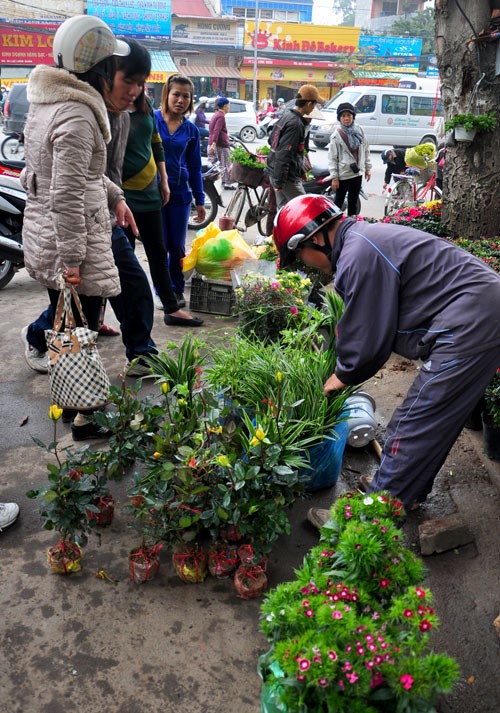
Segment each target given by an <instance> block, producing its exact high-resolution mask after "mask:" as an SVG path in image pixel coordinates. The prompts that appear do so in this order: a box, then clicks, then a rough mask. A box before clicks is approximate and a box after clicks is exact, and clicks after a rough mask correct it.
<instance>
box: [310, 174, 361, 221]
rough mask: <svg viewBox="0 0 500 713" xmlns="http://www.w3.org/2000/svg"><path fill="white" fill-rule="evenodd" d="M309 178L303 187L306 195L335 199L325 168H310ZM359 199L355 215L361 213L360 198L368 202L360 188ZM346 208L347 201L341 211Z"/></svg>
mask: <svg viewBox="0 0 500 713" xmlns="http://www.w3.org/2000/svg"><path fill="white" fill-rule="evenodd" d="M310 174H311V178H310V179H309V180H307V181H304V183H303V186H304V190H305V192H306V193H315V194H316V195H325V196H331V197H332V198H335V194H334V192H333V191H332V179H331V178H330V172H329V171H328V169H327V168H316V167H315V166H313V167H312V169H311V171H310ZM359 195H360V198H358V205H357V213H358V214H359V213H361V198H364V199H365V200H368V196H367V194H366V192H365V190H364V188H361V190H360V192H359ZM346 208H347V201H345V202H344V205H343V206H342V210H345V209H346Z"/></svg>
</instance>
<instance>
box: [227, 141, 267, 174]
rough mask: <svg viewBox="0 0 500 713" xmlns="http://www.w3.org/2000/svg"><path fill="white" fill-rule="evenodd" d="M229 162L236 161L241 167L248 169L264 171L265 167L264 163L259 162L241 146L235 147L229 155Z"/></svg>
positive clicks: (256, 157)
mask: <svg viewBox="0 0 500 713" xmlns="http://www.w3.org/2000/svg"><path fill="white" fill-rule="evenodd" d="M229 160H230V161H236V163H239V164H240V165H241V166H248V167H249V168H261V169H262V170H264V167H265V163H263V162H262V160H259V158H258V156H256V155H255V154H252V153H250V151H247V149H245V148H243V146H235V147H234V148H233V149H232V151H231V153H230V154H229Z"/></svg>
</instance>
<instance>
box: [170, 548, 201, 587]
mask: <svg viewBox="0 0 500 713" xmlns="http://www.w3.org/2000/svg"><path fill="white" fill-rule="evenodd" d="M207 561H208V557H207V553H206V552H205V550H204V549H203V547H201V545H199V544H198V543H189V544H188V543H185V542H180V543H179V544H177V545H176V546H175V547H174V551H173V554H172V564H173V566H174V569H175V571H176V573H177V575H178V577H179V578H180V579H182V581H183V582H187V583H188V584H197V583H198V582H203V581H204V579H205V577H206V576H207V573H208V564H207Z"/></svg>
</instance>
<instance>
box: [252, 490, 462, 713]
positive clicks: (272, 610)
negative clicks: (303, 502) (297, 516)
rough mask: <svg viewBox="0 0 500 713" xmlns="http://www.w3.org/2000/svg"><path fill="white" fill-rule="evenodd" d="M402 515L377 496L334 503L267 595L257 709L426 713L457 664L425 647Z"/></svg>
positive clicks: (418, 588)
mask: <svg viewBox="0 0 500 713" xmlns="http://www.w3.org/2000/svg"><path fill="white" fill-rule="evenodd" d="M403 516H404V511H403V507H402V505H401V503H400V502H399V501H397V500H395V499H394V498H392V497H391V496H390V495H389V494H387V493H377V494H373V495H363V494H352V493H347V494H345V495H343V496H341V497H340V498H339V499H338V501H337V502H336V503H335V505H334V506H333V507H332V509H331V520H330V522H329V523H327V526H325V527H324V528H323V529H322V534H321V540H320V544H319V545H318V546H317V547H314V548H313V549H312V550H311V551H310V552H309V553H308V554H307V555H306V557H305V559H304V563H303V565H302V567H301V569H299V570H298V571H297V572H296V579H295V580H294V581H292V582H286V583H283V584H280V585H278V586H277V587H276V588H275V589H274V590H272V591H271V592H269V594H268V595H267V597H266V599H265V601H264V603H263V604H262V609H261V611H262V621H261V627H262V630H263V632H264V634H265V636H266V637H267V639H268V641H269V642H270V643H271V649H270V650H269V651H268V653H267V654H265V655H264V656H263V657H261V660H260V671H261V675H262V677H263V683H264V685H263V693H262V698H263V705H264V703H265V705H266V706H267V707H265V708H264V710H267V711H270V712H271V711H285V712H286V711H288V712H289V713H291V712H292V711H302V712H303V713H328V712H330V711H335V713H376V712H379V713H380V711H384V713H403V711H404V713H433V712H434V713H435V708H434V704H435V702H436V701H437V699H438V698H439V696H440V695H442V694H444V693H446V692H448V691H450V690H451V688H452V686H453V684H454V682H455V680H456V678H457V676H458V666H457V664H456V662H455V661H454V660H453V659H451V658H449V657H448V656H446V655H444V654H439V653H434V652H433V651H432V650H431V649H430V643H429V638H430V632H431V631H432V630H433V629H435V628H436V626H437V625H438V619H437V616H436V613H435V611H434V609H433V607H432V596H431V593H430V591H429V590H428V588H426V587H424V586H423V585H422V581H423V578H424V568H423V564H422V562H421V560H420V559H419V558H418V557H417V556H416V555H415V554H413V553H412V552H411V551H410V550H408V549H407V548H405V546H404V545H403V542H402V535H401V531H400V530H399V529H398V527H397V523H398V521H399V520H401V518H402V517H403Z"/></svg>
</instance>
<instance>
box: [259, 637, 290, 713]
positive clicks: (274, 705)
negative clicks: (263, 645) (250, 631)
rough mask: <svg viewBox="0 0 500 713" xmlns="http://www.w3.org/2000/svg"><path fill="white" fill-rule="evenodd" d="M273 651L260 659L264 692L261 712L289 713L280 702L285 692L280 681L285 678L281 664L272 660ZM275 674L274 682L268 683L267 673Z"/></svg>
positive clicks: (261, 698)
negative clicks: (282, 693) (281, 695)
mask: <svg viewBox="0 0 500 713" xmlns="http://www.w3.org/2000/svg"><path fill="white" fill-rule="evenodd" d="M271 656H272V649H270V651H268V652H267V653H265V654H263V655H262V656H260V657H259V664H258V671H259V676H260V677H261V678H262V691H261V696H260V711H261V713H288V708H287V707H286V706H285V704H284V703H282V702H281V700H280V694H281V692H282V691H283V685H282V684H281V683H280V681H279V679H280V678H284V677H285V674H284V673H283V671H282V669H281V667H280V665H279V663H278V662H277V661H272V660H271ZM266 671H267V672H271V673H272V674H273V679H274V680H273V681H272V682H271V683H266V680H265V678H264V676H265V672H266Z"/></svg>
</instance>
